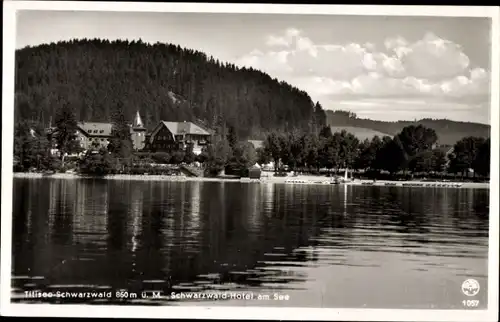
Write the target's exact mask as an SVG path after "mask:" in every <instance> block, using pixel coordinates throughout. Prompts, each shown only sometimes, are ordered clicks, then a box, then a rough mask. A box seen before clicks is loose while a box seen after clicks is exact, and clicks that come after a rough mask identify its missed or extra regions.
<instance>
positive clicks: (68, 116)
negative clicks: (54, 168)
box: [55, 102, 80, 166]
mask: <svg viewBox="0 0 500 322" xmlns="http://www.w3.org/2000/svg"><path fill="white" fill-rule="evenodd" d="M55 125H56V129H55V131H56V142H57V148H58V149H59V152H60V155H61V163H62V166H64V159H65V157H66V155H67V154H71V153H73V152H78V150H79V147H80V144H79V142H78V141H77V136H76V131H77V121H76V117H75V113H74V112H73V110H72V109H71V107H70V105H69V103H67V102H65V103H63V105H62V106H61V107H60V108H59V109H58V110H57V113H56V117H55Z"/></svg>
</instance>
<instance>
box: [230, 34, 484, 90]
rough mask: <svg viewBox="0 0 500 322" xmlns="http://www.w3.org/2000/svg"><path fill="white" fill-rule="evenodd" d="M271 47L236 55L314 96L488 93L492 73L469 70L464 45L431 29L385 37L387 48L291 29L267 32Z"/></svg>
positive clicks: (247, 63) (246, 63)
mask: <svg viewBox="0 0 500 322" xmlns="http://www.w3.org/2000/svg"><path fill="white" fill-rule="evenodd" d="M266 44H267V45H268V46H269V47H270V48H269V50H268V51H264V52H261V51H253V52H251V53H249V54H248V55H245V56H243V57H241V58H240V59H238V61H237V62H236V63H237V64H238V65H240V66H247V67H250V66H251V67H253V68H257V69H260V70H263V71H264V72H268V73H270V74H271V76H274V77H279V78H281V79H283V80H285V81H287V82H289V83H291V84H293V85H295V86H297V87H299V88H301V89H303V90H306V91H307V92H309V93H310V95H311V96H312V97H313V99H319V98H321V97H323V96H331V95H350V94H352V95H367V96H372V97H373V96H377V95H379V96H391V95H393V96H401V95H431V96H455V97H456V96H466V95H483V94H488V93H489V84H490V80H489V73H488V72H487V71H485V70H484V69H482V68H475V69H472V70H471V69H470V68H469V64H470V62H469V58H468V57H467V56H466V55H465V54H464V53H463V51H462V48H461V47H460V46H459V45H457V44H455V43H453V42H452V41H450V40H446V39H442V38H440V37H438V36H436V35H434V34H432V33H428V34H426V35H425V36H424V37H423V38H422V39H421V40H418V41H416V42H413V43H412V42H409V41H408V40H406V39H405V38H403V37H400V36H398V37H393V38H387V39H386V40H385V42H384V44H383V46H384V47H385V51H377V50H376V48H377V47H376V45H375V44H373V43H364V44H358V43H348V44H316V43H314V41H313V40H312V39H311V38H309V37H306V36H305V35H304V33H303V32H302V31H300V30H298V29H295V28H289V29H287V30H286V31H285V32H284V33H282V34H281V35H269V36H268V37H267V41H266Z"/></svg>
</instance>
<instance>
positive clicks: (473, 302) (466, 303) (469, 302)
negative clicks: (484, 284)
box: [462, 300, 479, 307]
mask: <svg viewBox="0 0 500 322" xmlns="http://www.w3.org/2000/svg"><path fill="white" fill-rule="evenodd" d="M462 304H463V305H464V306H467V307H477V306H479V300H463V301H462Z"/></svg>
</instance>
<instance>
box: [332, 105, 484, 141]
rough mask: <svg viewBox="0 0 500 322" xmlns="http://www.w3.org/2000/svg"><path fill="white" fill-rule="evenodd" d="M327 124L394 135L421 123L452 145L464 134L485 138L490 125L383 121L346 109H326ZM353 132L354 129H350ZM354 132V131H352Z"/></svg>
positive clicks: (444, 121) (464, 135)
mask: <svg viewBox="0 0 500 322" xmlns="http://www.w3.org/2000/svg"><path fill="white" fill-rule="evenodd" d="M326 115H327V123H328V125H331V126H334V127H338V126H344V127H351V128H362V129H363V130H364V131H366V129H370V130H374V131H379V132H382V133H387V134H388V135H396V134H397V133H399V132H400V131H401V130H402V129H403V128H404V127H405V126H408V125H417V124H421V125H423V126H425V127H427V128H431V129H433V130H434V131H436V134H437V135H438V138H439V143H440V144H446V145H453V144H455V143H456V142H457V141H459V140H460V139H462V138H463V137H466V136H475V137H483V138H487V137H489V136H490V126H489V125H486V124H480V123H470V122H456V121H451V120H435V119H421V120H416V121H413V122H412V121H398V122H384V121H375V120H370V119H361V118H358V117H357V116H356V115H355V114H354V113H351V112H347V111H326ZM351 132H355V130H353V131H351ZM353 134H356V133H353Z"/></svg>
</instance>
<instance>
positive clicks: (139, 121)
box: [132, 111, 144, 128]
mask: <svg viewBox="0 0 500 322" xmlns="http://www.w3.org/2000/svg"><path fill="white" fill-rule="evenodd" d="M132 127H134V128H143V127H144V123H143V122H142V119H141V115H140V114H139V111H137V113H136V114H135V118H134V122H133V123H132Z"/></svg>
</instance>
